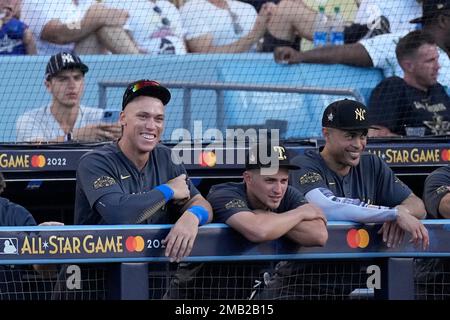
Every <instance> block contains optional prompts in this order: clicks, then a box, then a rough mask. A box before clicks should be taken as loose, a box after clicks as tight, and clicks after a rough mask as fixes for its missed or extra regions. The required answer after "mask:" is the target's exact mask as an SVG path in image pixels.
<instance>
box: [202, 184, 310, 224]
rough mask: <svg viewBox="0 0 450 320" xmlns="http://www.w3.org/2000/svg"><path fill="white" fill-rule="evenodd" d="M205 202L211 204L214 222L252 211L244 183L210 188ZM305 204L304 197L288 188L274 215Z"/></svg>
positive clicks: (224, 220)
mask: <svg viewBox="0 0 450 320" xmlns="http://www.w3.org/2000/svg"><path fill="white" fill-rule="evenodd" d="M207 200H208V201H209V203H211V206H212V208H213V212H214V221H215V222H222V223H224V222H226V221H227V220H228V218H230V217H231V216H232V215H234V214H236V213H238V212H241V211H253V210H255V208H252V206H251V205H250V202H249V201H248V199H247V189H246V185H245V183H244V182H240V183H236V182H227V183H221V184H218V185H215V186H212V187H211V190H210V191H209V194H208V197H207ZM302 204H305V199H304V197H303V196H302V195H301V194H300V193H299V192H298V191H297V190H295V189H294V188H292V187H290V186H288V188H287V190H286V193H285V195H284V197H283V199H282V200H281V203H280V206H279V207H278V208H277V209H276V210H275V211H274V212H276V213H282V212H286V211H289V210H292V209H295V208H297V207H299V206H301V205H302Z"/></svg>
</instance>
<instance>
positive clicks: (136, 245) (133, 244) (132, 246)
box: [125, 236, 145, 252]
mask: <svg viewBox="0 0 450 320" xmlns="http://www.w3.org/2000/svg"><path fill="white" fill-rule="evenodd" d="M144 244H145V243H144V238H142V237H141V236H136V237H133V236H129V237H128V238H127V240H126V241H125V247H126V248H127V250H128V251H129V252H142V250H144Z"/></svg>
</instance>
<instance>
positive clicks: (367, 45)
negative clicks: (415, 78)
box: [359, 32, 405, 78]
mask: <svg viewBox="0 0 450 320" xmlns="http://www.w3.org/2000/svg"><path fill="white" fill-rule="evenodd" d="M404 35H405V33H404V32H403V33H387V34H382V35H379V36H376V37H373V38H369V39H363V40H360V41H359V43H360V44H361V45H362V46H363V47H364V49H366V51H367V54H368V55H369V56H370V59H372V63H373V66H374V67H375V68H380V69H383V74H384V77H386V78H387V77H391V76H394V75H396V76H398V77H402V76H403V70H402V69H401V67H400V65H399V64H398V62H397V57H396V55H395V47H396V46H397V43H398V41H399V40H400V38H401V37H402V36H404Z"/></svg>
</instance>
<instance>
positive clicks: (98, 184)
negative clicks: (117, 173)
mask: <svg viewBox="0 0 450 320" xmlns="http://www.w3.org/2000/svg"><path fill="white" fill-rule="evenodd" d="M114 184H116V180H114V179H113V178H111V177H108V176H102V177H100V178H98V179H97V180H95V181H94V184H93V187H94V190H98V189H100V188H106V187H109V186H112V185H114Z"/></svg>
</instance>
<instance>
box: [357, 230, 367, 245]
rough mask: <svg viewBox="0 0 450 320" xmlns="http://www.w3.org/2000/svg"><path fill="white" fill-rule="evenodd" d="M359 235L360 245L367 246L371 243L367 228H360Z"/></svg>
mask: <svg viewBox="0 0 450 320" xmlns="http://www.w3.org/2000/svg"><path fill="white" fill-rule="evenodd" d="M358 235H359V244H358V247H360V248H366V247H367V246H368V245H369V233H368V232H367V231H366V230H365V229H359V230H358Z"/></svg>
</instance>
